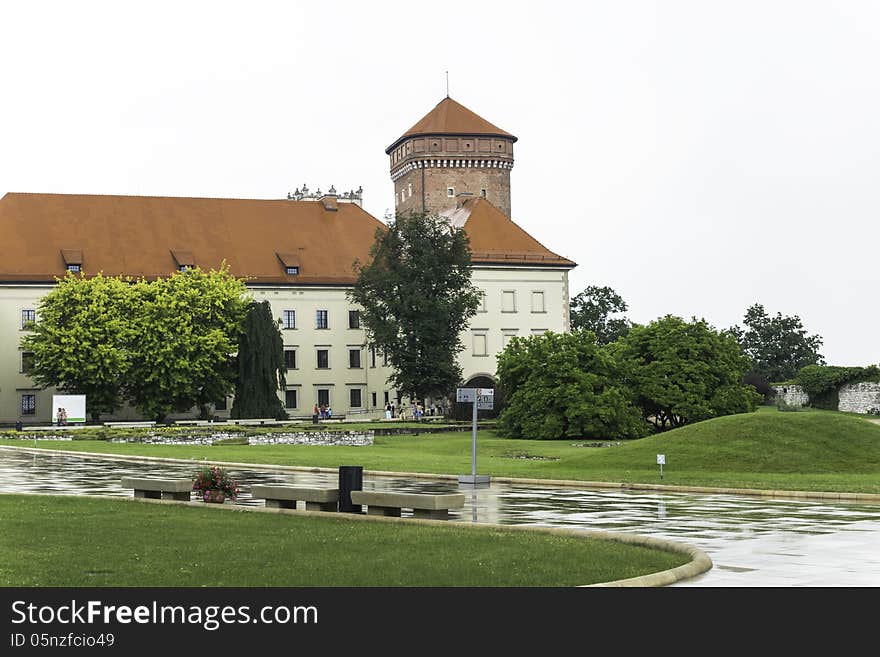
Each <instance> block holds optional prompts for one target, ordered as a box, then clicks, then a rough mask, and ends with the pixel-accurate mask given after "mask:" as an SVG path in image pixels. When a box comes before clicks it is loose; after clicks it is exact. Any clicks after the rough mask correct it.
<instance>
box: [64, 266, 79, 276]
mask: <svg viewBox="0 0 880 657" xmlns="http://www.w3.org/2000/svg"><path fill="white" fill-rule="evenodd" d="M81 269H82V267H81V266H80V265H67V271H72V272H73V273H74V274H78V273H79V272H80V270H81Z"/></svg>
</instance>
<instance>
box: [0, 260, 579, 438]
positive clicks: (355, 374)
mask: <svg viewBox="0 0 880 657" xmlns="http://www.w3.org/2000/svg"><path fill="white" fill-rule="evenodd" d="M473 283H474V285H475V286H476V287H477V288H478V289H480V290H482V291H483V292H484V303H483V306H482V308H481V309H480V310H479V312H478V313H477V314H476V316H475V317H474V318H473V319H472V320H471V322H470V326H469V328H468V329H467V330H465V331H464V332H463V333H462V336H461V337H462V343H463V345H464V349H463V350H462V352H461V354H460V356H459V363H460V365H461V367H462V375H463V376H462V378H463V380H464V381H468V380H469V379H471V378H474V377H477V376H489V377H494V375H495V371H496V358H497V355H498V353H499V352H500V351H501V350H502V349H503V348H504V346H505V345H506V343H507V341H508V340H509V339H510V338H511V337H513V336H520V337H526V336H529V335H532V334H535V333H543V332H544V331H547V330H549V331H556V332H561V331H565V330H567V329H568V271H567V270H566V269H550V268H548V269H540V268H523V267H507V268H505V267H490V266H483V267H474V270H473ZM348 289H349V288H348V287H346V286H335V287H333V286H326V287H301V288H296V287H290V286H259V287H252V288H251V289H250V291H251V293H252V294H253V297H254V299H255V300H256V301H268V302H269V303H270V305H271V306H272V311H273V314H274V316H275V317H276V318H278V319H279V320H281V334H282V338H283V340H284V348H285V351H290V352H294V353H295V356H288V358H291V359H293V360H292V361H291V364H292V365H294V366H293V367H291V368H290V369H289V370H288V373H287V390H288V391H290V392H287V391H284V392H279V397H280V398H281V399H282V401H284V402H286V403H285V406H286V408H287V412H288V414H289V415H290V416H291V417H309V416H311V413H312V408H313V406H314V404H315V403H317V402H319V400H324V399H326V401H327V402H329V404H330V406H331V408H332V409H333V411H334V414H335V415H341V414H344V415H346V416H349V417H357V416H363V417H377V416H378V415H380V414H381V412H382V409H384V407H385V403H386V401H388V400H391V401H395V402H396V400H397V394H398V393H397V391H396V390H395V389H394V388H393V387H392V386H391V385H390V384H389V383H388V376H389V375H390V373H391V370H390V369H389V368H388V367H387V361H386V360H385V359H384V358H383V355H382V354H381V353H376V352H375V351H374V350H372V349H370V348H369V347H367V346H366V344H365V341H366V338H365V334H364V331H363V329H362V328H351V325H352V324H354V323H355V322H356V319H355V317H350V313H352V312H356V311H357V309H358V308H357V306H355V305H353V304H352V303H351V302H349V301H348V299H347V297H346V292H347V290H348ZM49 290H51V286H48V285H45V284H43V285H21V284H16V285H0V423H2V424H13V423H15V422H18V421H21V422H22V423H23V424H25V425H27V424H41V423H47V422H51V421H52V419H53V417H52V415H53V413H52V407H51V404H52V395H53V394H55V392H56V391H55V390H54V389H51V388H50V389H47V390H40V389H39V388H37V387H36V386H35V385H34V383H33V381H32V380H31V379H30V377H29V376H28V375H27V374H25V373H23V372H22V371H21V370H22V351H21V349H20V347H19V344H20V341H21V338H22V336H23V335H25V333H26V330H27V329H26V328H23V322H22V318H23V317H24V318H28V317H30V314H29V313H30V312H31V311H33V312H34V313H35V315H36V320H37V321H39V314H38V313H39V300H40V298H41V297H42V296H43V295H44V294H46V293H47V292H48V291H49ZM319 311H321V312H322V314H321V315H320V320H319ZM324 312H326V315H324V314H323V313H324ZM325 317H326V323H325V321H324V318H325ZM319 326H321V327H319ZM322 326H326V328H322ZM319 352H326V362H325V360H324V358H325V355H324V354H321V355H320V356H319ZM353 352H354V353H353ZM319 358H320V359H321V360H320V361H319ZM352 391H355V392H354V393H353V392H352ZM31 399H32V400H33V412H32V413H24V412H23V411H24V410H30V401H31ZM23 404H24V406H23ZM231 408H232V399H231V398H230V399H229V400H227V409H226V410H217V411H216V413H217V415H219V416H220V417H228V415H229V409H231ZM195 414H196V411H195V409H194V410H193V412H192V413H190V414H188V416H194V415H195ZM172 417H186V416H183V415H180V416H172ZM103 419H105V420H111V419H112V420H128V419H132V420H133V419H140V418H139V416H138V414H137V411H136V410H135V409H132V408H124V409H121V410H120V411H119V412H117V413H116V414H115V415H114V416H106V417H104V418H103Z"/></svg>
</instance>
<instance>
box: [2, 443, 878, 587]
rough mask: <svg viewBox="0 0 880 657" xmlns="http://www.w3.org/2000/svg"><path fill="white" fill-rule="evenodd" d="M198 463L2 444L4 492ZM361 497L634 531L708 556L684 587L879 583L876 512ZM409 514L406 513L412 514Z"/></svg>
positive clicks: (505, 492)
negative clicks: (701, 571) (708, 566)
mask: <svg viewBox="0 0 880 657" xmlns="http://www.w3.org/2000/svg"><path fill="white" fill-rule="evenodd" d="M197 466H198V462H195V461H193V462H185V461H181V462H175V463H157V462H142V461H124V460H118V459H107V458H83V457H77V456H65V455H56V454H32V453H27V452H19V451H14V450H6V449H0V492H6V493H13V492H18V493H53V494H60V495H77V494H90V495H115V496H120V497H132V495H133V493H132V491H131V490H130V489H123V488H122V487H121V485H120V480H121V479H122V477H126V476H133V477H157V478H189V477H190V476H191V474H192V472H193V471H194V469H195V468H196V467H197ZM229 471H230V473H231V475H232V476H233V477H234V478H235V479H236V480H237V481H238V482H239V485H240V488H241V495H240V497H239V499H238V501H237V502H236V503H237V504H242V505H248V506H263V504H264V502H263V500H261V499H257V500H255V499H254V498H253V497H252V496H251V493H250V491H251V486H253V485H254V484H289V485H303V486H328V487H330V486H332V487H335V486H336V485H337V483H338V477H337V474H336V473H335V472H330V473H313V472H307V473H306V472H290V471H280V470H275V471H273V470H270V469H260V466H254V468H253V469H250V468H249V469H229ZM364 489H365V490H396V491H410V492H436V493H440V492H464V493H465V507H464V508H463V509H461V510H458V511H457V512H453V513H451V516H452V519H454V520H461V521H471V522H491V523H499V524H525V525H541V526H555V527H562V526H564V527H578V528H583V529H591V530H612V531H623V532H635V533H639V534H644V535H651V536H658V537H663V538H670V539H674V540H680V541H684V542H687V543H690V544H692V545H695V546H697V547H699V548H701V549H703V550H705V551H706V552H707V553H708V554H709V556H710V557H711V558H712V560H713V562H714V564H715V567H714V568H713V569H712V570H710V571H709V572H708V573H706V574H705V575H702V576H700V577H698V578H695V579H694V580H690V581H688V582H682V583H681V585H690V586H693V585H708V586H789V585H808V586H878V585H880V505H877V504H870V503H861V504H860V503H843V502H834V503H829V502H825V501H803V500H787V499H767V498H758V497H748V496H735V495H708V494H689V493H660V492H654V491H650V492H645V491H624V490H616V491H614V490H613V491H608V490H602V491H597V490H586V489H575V488H563V487H553V486H530V485H523V484H501V483H492V485H491V486H489V487H487V488H477V489H472V488H470V487H461V488H459V486H458V484H457V483H456V482H453V481H441V480H423V479H407V478H404V477H384V476H383V477H379V476H370V475H364ZM404 515H407V512H404Z"/></svg>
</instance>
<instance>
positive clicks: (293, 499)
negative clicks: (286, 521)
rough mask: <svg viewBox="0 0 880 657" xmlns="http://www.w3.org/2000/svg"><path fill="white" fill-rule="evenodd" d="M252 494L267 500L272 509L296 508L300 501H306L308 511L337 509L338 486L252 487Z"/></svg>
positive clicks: (267, 504) (267, 505)
mask: <svg viewBox="0 0 880 657" xmlns="http://www.w3.org/2000/svg"><path fill="white" fill-rule="evenodd" d="M251 495H252V496H253V497H255V498H261V499H265V500H266V507H268V508H272V509H295V508H296V503H297V502H298V501H303V502H305V503H306V511H336V508H337V503H338V502H339V489H338V488H301V487H297V486H263V485H255V486H253V487H251Z"/></svg>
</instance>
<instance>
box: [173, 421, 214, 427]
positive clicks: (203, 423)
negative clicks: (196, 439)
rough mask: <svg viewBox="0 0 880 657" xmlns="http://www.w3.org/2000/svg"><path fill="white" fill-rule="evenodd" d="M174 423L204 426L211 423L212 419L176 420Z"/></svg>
mask: <svg viewBox="0 0 880 657" xmlns="http://www.w3.org/2000/svg"><path fill="white" fill-rule="evenodd" d="M174 424H185V425H192V426H198V427H202V426H205V425H208V424H211V421H210V420H174Z"/></svg>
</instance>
